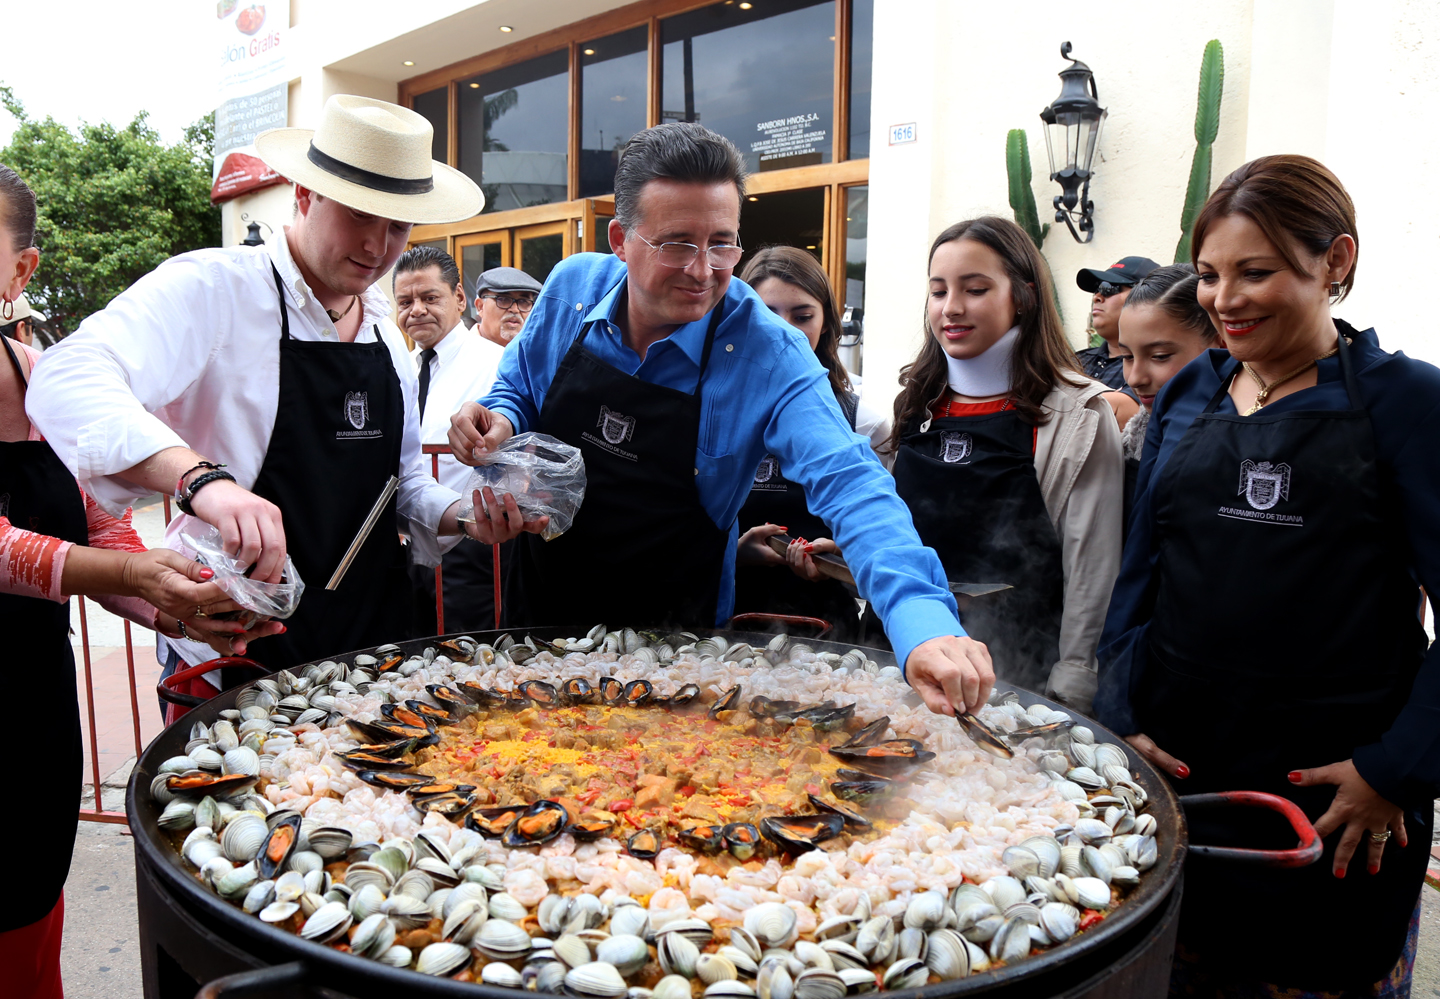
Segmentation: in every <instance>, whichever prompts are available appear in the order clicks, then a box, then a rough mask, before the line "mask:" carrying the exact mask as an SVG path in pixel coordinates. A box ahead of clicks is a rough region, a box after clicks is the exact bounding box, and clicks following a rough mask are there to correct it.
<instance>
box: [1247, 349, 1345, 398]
mask: <svg viewBox="0 0 1440 999" xmlns="http://www.w3.org/2000/svg"><path fill="white" fill-rule="evenodd" d="M1339 349H1340V343H1339V341H1338V340H1337V341H1336V343H1335V346H1333V347H1331V348H1330V349H1329V350H1327V351H1326V352H1325V353H1323V354H1321V355H1320V356H1319V357H1315V358H1311V359H1310V360H1308V361H1306V362H1305V363H1304V364H1302V365H1300V367H1298V368H1296V369H1295V370H1294V371H1292V372H1290V373H1289V374H1288V375H1285V376H1283V377H1281V378H1277V379H1275V380H1274V381H1273V382H1271V383H1270V384H1269V385H1266V384H1265V379H1263V378H1261V377H1260V375H1259V373H1257V372H1256V370H1255V369H1254V368H1252V367H1250V362H1248V361H1241V362H1240V366H1241V367H1242V368H1244V369H1245V373H1246V374H1248V375H1249V376H1250V377H1251V378H1253V379H1255V384H1257V385H1259V386H1260V392H1259V393H1258V394H1257V395H1256V396H1255V405H1253V406H1251V407H1250V408H1249V409H1247V410H1246V411H1245V415H1246V416H1254V415H1255V414H1256V413H1258V412H1260V409H1261V408H1262V407H1263V406H1264V405H1265V403H1266V401H1267V400H1268V399H1269V398H1270V393H1271V392H1272V391H1273V390H1275V389H1277V388H1279V387H1280V386H1281V385H1284V384H1285V383H1286V382H1288V381H1292V380H1294V379H1296V378H1299V377H1300V376H1301V375H1303V374H1304V373H1305V372H1307V371H1309V370H1310V368H1311V366H1313V365H1315V364H1318V363H1319V362H1320V361H1323V360H1325V358H1327V357H1334V356H1335V353H1336V352H1337V351H1338V350H1339Z"/></svg>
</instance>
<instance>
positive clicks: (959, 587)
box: [765, 534, 1014, 597]
mask: <svg viewBox="0 0 1440 999" xmlns="http://www.w3.org/2000/svg"><path fill="white" fill-rule="evenodd" d="M765 540H766V542H767V543H768V544H769V545H770V548H771V549H772V550H773V551H775V552H776V553H777V554H778V555H780V556H781V557H782V558H783V557H784V556H785V549H787V548H789V547H790V543H791V542H792V541H794V540H795V539H794V538H792V537H790V535H788V534H772V535H770V537H768V538H766V539H765ZM810 558H811V559H812V560H813V561H814V562H815V568H816V569H819V570H820V574H821V575H823V576H828V577H829V578H830V579H838V580H839V581H840V582H842V583H849V584H850V585H851V586H854V585H855V576H854V575H853V574H852V573H851V572H850V566H849V565H848V564H846V562H845V560H844V559H843V558H841V557H840V556H839V555H828V554H825V553H824V552H811V553H810ZM949 585H950V592H951V593H953V594H955V595H956V596H957V597H983V596H986V595H988V594H991V593H999V592H1000V591H1002V590H1010V589H1014V587H1012V586H1011V585H1010V584H1009V583H950V584H949Z"/></svg>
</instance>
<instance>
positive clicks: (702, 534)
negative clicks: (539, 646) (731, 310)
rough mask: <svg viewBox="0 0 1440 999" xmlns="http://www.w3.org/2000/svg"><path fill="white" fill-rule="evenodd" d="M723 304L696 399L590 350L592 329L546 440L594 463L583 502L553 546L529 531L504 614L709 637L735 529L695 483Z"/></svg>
mask: <svg viewBox="0 0 1440 999" xmlns="http://www.w3.org/2000/svg"><path fill="white" fill-rule="evenodd" d="M719 325H720V307H719V306H716V308H715V310H714V311H713V312H712V313H711V315H710V325H709V328H708V329H707V331H706V333H705V348H704V351H703V353H702V354H701V355H700V376H699V378H698V379H697V380H696V383H695V392H694V393H693V394H690V393H686V392H682V391H680V390H679V389H673V388H668V387H666V386H664V385H654V384H651V383H650V382H646V381H643V380H641V379H639V378H637V377H635V376H634V375H627V374H625V373H624V372H623V371H621V370H619V369H618V368H616V367H614V366H613V365H610V364H607V363H606V362H605V361H602V360H601V359H600V358H598V357H596V356H595V355H594V354H592V353H591V352H590V351H588V350H586V349H585V337H586V335H587V334H588V333H589V331H590V324H589V323H587V324H585V325H584V326H582V327H581V329H580V334H579V335H578V336H577V337H576V338H575V342H574V343H573V344H572V345H571V347H570V349H569V350H568V351H567V352H566V354H565V358H564V360H562V361H561V362H560V367H559V369H558V370H556V372H555V377H554V380H552V381H551V383H550V390H549V392H548V393H547V394H546V396H545V405H544V406H543V407H542V408H541V410H540V425H539V426H538V427H537V428H536V429H537V430H539V431H540V432H541V433H544V434H549V435H550V436H552V437H555V438H558V439H559V440H562V441H564V442H565V443H566V444H569V445H571V446H572V447H578V448H579V449H580V451H581V453H582V454H583V455H584V457H585V501H584V502H583V503H582V504H581V506H580V510H579V512H577V513H576V515H575V522H574V524H572V525H571V527H570V530H568V531H566V532H565V533H564V534H562V535H560V537H558V538H556V539H554V540H553V541H543V540H541V538H540V536H539V535H537V534H522V535H521V536H520V538H519V542H520V546H519V550H518V551H516V553H515V565H514V572H513V573H512V575H511V578H510V580H509V587H508V589H507V592H506V601H507V604H506V606H505V607H504V608H502V610H501V613H502V615H503V616H504V618H505V620H506V624H507V627H512V628H515V627H528V626H533V625H537V624H547V623H549V624H559V623H571V624H587V625H588V624H595V623H597V622H603V623H605V624H608V625H611V626H616V625H620V624H634V625H636V626H639V625H654V626H660V625H667V626H675V627H684V628H710V627H713V626H714V624H715V615H716V613H717V605H718V603H719V596H720V574H721V572H722V571H723V569H724V565H725V549H726V547H727V546H728V545H729V543H730V532H729V531H728V530H725V529H723V528H719V527H716V526H715V522H714V521H713V520H711V519H710V515H709V514H708V513H706V512H705V507H704V506H703V505H701V502H700V492H699V490H698V489H697V488H696V485H695V477H696V475H697V474H698V471H697V469H696V468H695V452H696V448H697V445H698V443H699V440H700V389H701V386H702V385H703V384H704V381H705V369H706V368H707V367H708V365H709V363H710V350H711V348H712V347H713V346H714V344H715V330H716V328H717V327H718V326H719Z"/></svg>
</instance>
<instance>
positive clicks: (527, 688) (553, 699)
mask: <svg viewBox="0 0 1440 999" xmlns="http://www.w3.org/2000/svg"><path fill="white" fill-rule="evenodd" d="M516 690H517V691H518V692H519V694H520V696H521V697H523V698H525V699H526V700H527V701H532V702H533V703H535V704H538V705H540V706H541V707H545V708H553V707H556V706H558V705H559V704H560V691H558V690H556V689H555V688H554V686H552V685H551V684H548V683H546V682H545V681H544V680H526V681H525V682H524V683H522V684H520V686H519V687H517V688H516Z"/></svg>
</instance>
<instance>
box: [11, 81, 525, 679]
mask: <svg viewBox="0 0 1440 999" xmlns="http://www.w3.org/2000/svg"><path fill="white" fill-rule="evenodd" d="M430 140H431V128H430V124H429V123H428V122H427V121H426V120H425V119H424V118H423V117H421V116H420V115H418V114H416V113H415V112H413V111H410V110H408V109H406V108H401V107H397V106H395V105H393V104H386V103H384V102H383V101H376V100H370V99H368V98H364V97H350V96H335V97H331V98H330V99H329V100H328V101H327V102H326V104H325V108H324V111H323V113H322V115H321V121H320V127H319V128H318V129H315V130H314V131H313V132H312V131H310V130H307V129H299V128H282V129H273V130H271V131H268V132H264V133H262V134H261V135H260V136H258V137H257V139H256V140H255V145H256V148H257V150H258V151H259V153H260V155H261V157H262V158H263V159H264V160H265V162H266V163H267V164H268V165H269V166H271V167H273V168H274V169H275V170H276V171H277V172H279V173H280V174H282V175H284V176H285V177H288V178H289V179H291V180H292V181H293V182H294V184H295V206H296V211H295V219H294V222H293V223H292V224H291V225H289V226H287V227H286V229H285V232H284V233H283V234H281V235H280V236H279V237H278V238H275V239H272V240H271V241H270V244H269V245H268V246H257V247H247V246H235V247H228V248H225V249H208V250H198V251H195V252H193V253H186V254H182V255H180V256H178V257H174V258H172V259H171V260H169V261H167V262H166V263H164V264H163V265H161V266H160V267H158V268H156V270H155V271H153V272H152V273H150V274H148V275H146V276H145V277H143V278H141V279H140V280H139V281H137V282H136V283H135V284H134V285H132V286H131V287H130V288H129V289H128V290H126V291H125V293H124V294H122V295H120V296H119V297H118V298H116V299H115V300H114V301H113V302H112V303H110V305H109V306H108V307H107V308H106V309H104V310H103V311H102V312H99V313H97V314H95V315H93V316H90V317H89V318H88V319H86V320H85V321H84V322H83V323H81V325H80V328H79V329H78V330H76V332H75V333H74V334H73V335H71V336H70V337H68V338H66V339H65V340H64V341H62V342H61V343H60V344H58V345H57V346H55V347H52V348H51V349H50V350H49V351H48V352H47V353H46V355H45V360H44V362H43V363H41V364H40V365H39V366H38V367H37V369H36V372H35V378H34V381H33V382H32V384H31V387H30V397H29V404H30V406H31V407H32V416H33V418H34V420H35V423H36V425H37V426H39V427H41V428H42V432H43V433H44V434H45V436H46V438H47V439H48V440H49V441H50V443H51V446H52V447H54V449H55V450H56V452H57V453H58V454H59V455H60V456H61V458H62V459H63V460H64V461H65V463H66V465H67V466H69V468H70V470H71V471H72V472H73V473H74V474H75V475H76V476H77V477H78V478H79V479H80V482H81V484H82V486H83V487H84V488H85V490H86V491H87V492H89V493H90V494H91V495H92V496H94V497H95V499H96V500H98V501H99V502H100V503H101V504H102V505H103V506H105V507H106V508H107V509H108V510H110V512H111V513H115V514H118V513H120V512H121V511H122V510H124V508H125V507H126V506H128V505H129V504H130V503H131V502H133V501H134V500H135V499H137V498H139V497H142V496H145V495H148V494H151V493H155V492H162V493H165V494H167V495H168V494H173V495H174V497H175V498H176V501H177V503H178V506H179V507H180V510H181V511H182V515H181V516H178V517H176V518H175V520H174V521H172V522H171V524H170V527H169V529H168V531H167V535H166V537H167V542H168V543H169V544H170V545H171V546H172V547H177V548H181V550H185V549H184V547H183V546H182V544H181V538H180V535H181V533H182V532H184V533H188V534H191V535H198V534H201V533H203V532H205V531H206V529H207V527H208V526H210V525H213V526H214V527H215V528H218V530H219V533H220V536H221V537H222V538H223V539H224V543H225V546H226V548H227V549H228V550H229V551H232V552H234V553H236V554H237V556H238V557H239V559H240V560H241V561H242V562H244V563H253V564H254V570H253V572H252V574H251V577H252V579H256V580H261V581H264V582H276V581H278V580H279V579H280V578H281V575H282V571H283V569H284V567H285V560H286V556H287V555H288V556H290V557H291V558H292V559H293V560H294V564H295V567H296V569H297V570H298V572H299V575H300V577H301V579H303V580H304V581H305V583H306V589H305V593H304V596H303V598H302V599H301V601H300V605H299V608H298V609H297V610H296V612H295V613H294V614H293V615H292V616H291V617H290V618H289V619H288V620H287V621H286V622H285V624H284V625H281V624H280V623H279V622H268V623H265V624H261V625H259V626H258V627H257V629H256V630H255V632H254V633H253V635H252V637H253V638H254V639H255V640H253V641H250V643H249V654H250V655H252V656H254V657H255V658H257V659H258V660H259V661H260V662H262V663H264V664H265V665H267V666H269V667H271V668H272V669H278V668H281V667H288V666H291V665H294V664H296V663H301V662H306V661H308V660H311V659H315V658H318V657H321V656H325V655H330V654H334V653H337V652H340V651H343V650H345V649H353V648H360V647H364V646H369V645H376V644H379V643H382V642H389V641H394V640H396V639H397V638H399V637H401V636H403V635H405V634H406V633H407V627H408V615H409V608H410V599H409V583H408V579H407V573H406V558H405V553H404V551H403V549H402V547H401V545H400V542H399V540H398V536H397V530H396V526H397V514H398V516H400V517H405V518H407V519H408V520H409V521H410V523H411V526H412V529H414V530H415V534H414V536H413V538H412V544H413V546H414V547H415V548H416V553H415V560H416V561H422V562H427V563H429V564H431V565H433V564H435V563H436V562H438V561H439V557H440V553H441V549H442V547H449V544H453V543H454V541H455V540H458V537H459V535H460V532H461V527H460V525H459V524H458V523H457V522H456V513H457V510H458V507H459V496H458V495H457V494H456V493H455V492H454V491H452V490H450V489H447V488H445V487H444V486H442V485H440V484H439V483H437V482H435V480H434V479H432V478H431V476H430V474H429V472H428V468H429V463H428V462H427V461H422V456H421V453H420V438H419V420H418V416H419V410H418V407H417V402H416V393H417V383H416V376H415V368H414V365H413V364H411V363H410V360H409V357H408V354H407V352H406V347H405V342H404V340H403V339H402V337H401V335H400V331H399V330H398V329H397V328H396V327H395V325H394V324H393V323H392V322H391V320H390V305H389V302H388V301H387V299H386V298H385V295H384V294H383V292H382V291H381V290H380V289H378V288H376V287H374V285H375V282H376V280H377V279H379V278H380V277H381V276H382V275H384V274H385V273H386V272H387V271H389V270H390V268H391V267H392V266H393V265H394V263H395V261H396V259H397V258H398V257H399V256H400V254H401V252H402V251H403V250H404V249H405V243H406V240H407V239H408V238H409V234H410V227H411V225H412V224H413V223H421V222H453V221H457V220H460V219H465V218H469V217H470V216H472V215H475V214H476V213H477V212H479V211H480V209H481V207H482V205H483V203H484V198H483V196H482V195H481V193H480V190H479V188H478V187H477V186H476V185H475V183H474V182H473V181H471V180H470V179H469V178H468V177H466V176H464V175H463V174H461V173H460V172H458V171H456V170H453V169H451V168H450V167H448V166H446V165H445V164H443V163H435V162H432V161H431V159H430ZM391 476H397V477H398V478H399V489H398V491H397V492H396V494H395V495H394V496H393V497H392V498H391V499H390V500H389V502H388V503H387V504H386V505H385V507H384V510H383V514H382V516H381V517H380V520H379V522H378V523H376V524H375V526H374V528H373V530H372V531H371V532H370V534H369V535H368V538H367V539H366V540H365V541H364V543H363V545H362V546H361V547H360V548H359V551H358V554H357V555H356V556H355V558H354V560H353V562H351V564H350V565H349V568H348V570H347V571H346V573H345V575H344V577H343V578H342V579H341V581H340V583H339V585H338V587H337V588H336V589H334V590H327V589H326V583H327V582H328V581H329V580H330V578H331V575H332V574H333V573H334V572H335V571H336V569H337V567H338V566H339V565H340V563H341V561H342V559H343V558H344V557H345V556H346V553H347V550H348V549H349V548H350V547H351V544H352V541H353V540H354V539H355V538H356V537H357V535H358V533H359V530H360V528H361V526H362V525H363V523H364V522H365V521H366V518H367V515H368V514H369V513H370V510H371V509H372V507H373V506H374V505H375V504H376V502H377V500H378V499H379V498H380V497H381V495H382V493H383V491H384V489H385V488H386V486H387V483H388V481H389V479H390V477H391ZM511 502H512V504H513V500H512V501H511ZM516 516H517V518H518V509H517V510H516ZM437 536H438V537H437ZM452 536H453V537H452ZM442 538H449V539H450V541H449V544H443V543H442V541H441V539H442ZM197 637H198V638H206V637H208V636H197V635H194V634H193V629H192V633H191V634H189V635H186V634H182V633H177V634H176V635H174V636H172V637H170V644H171V646H172V649H171V654H170V657H169V658H170V662H171V664H172V665H173V664H174V662H175V661H176V658H177V657H176V655H175V650H176V649H178V652H179V658H183V659H184V660H186V661H187V662H190V663H199V662H202V661H205V660H208V659H210V658H213V656H214V653H213V652H212V651H211V649H210V648H209V647H208V646H207V645H205V644H202V643H201V642H198V641H195V640H194V639H195V638H197ZM218 644H219V645H220V647H221V648H224V647H225V644H224V643H223V642H221V643H218ZM244 647H245V642H244V640H240V641H237V642H235V643H234V645H233V646H232V648H233V651H235V652H236V653H239V652H241V651H242V650H243V649H244Z"/></svg>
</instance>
